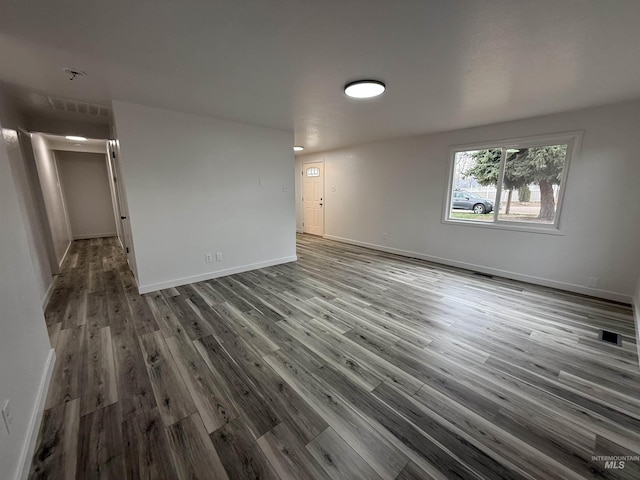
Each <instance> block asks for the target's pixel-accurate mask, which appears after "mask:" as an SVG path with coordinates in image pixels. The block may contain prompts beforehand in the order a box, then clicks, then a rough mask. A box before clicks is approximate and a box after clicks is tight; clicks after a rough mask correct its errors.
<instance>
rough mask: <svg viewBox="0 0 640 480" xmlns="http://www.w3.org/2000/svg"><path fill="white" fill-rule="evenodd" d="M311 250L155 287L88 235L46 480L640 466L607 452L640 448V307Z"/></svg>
mask: <svg viewBox="0 0 640 480" xmlns="http://www.w3.org/2000/svg"><path fill="white" fill-rule="evenodd" d="M297 246H298V258H299V260H298V262H297V263H291V264H286V265H279V266H275V267H269V268H264V269H261V270H256V271H252V272H247V273H243V274H238V275H233V276H229V277H224V278H218V279H215V280H211V281H207V282H200V283H196V284H193V285H186V286H182V287H177V288H172V289H168V290H165V291H161V292H155V293H151V294H147V295H143V296H140V295H138V294H137V293H136V288H135V283H134V279H133V277H132V275H131V272H130V271H129V269H128V266H127V263H126V259H125V256H124V253H123V252H122V249H121V248H120V247H119V246H118V244H117V240H116V239H114V238H104V239H92V240H83V241H77V242H74V243H73V245H72V247H71V250H70V253H69V256H68V258H67V260H66V262H65V265H64V267H63V271H62V274H61V275H60V277H59V278H58V281H57V284H56V289H55V291H54V293H53V295H52V300H51V303H50V305H49V306H48V308H47V311H46V315H45V317H46V322H47V328H48V331H49V335H50V338H51V342H52V346H53V347H54V348H55V349H56V354H57V363H56V366H55V368H54V373H53V379H52V382H51V387H50V390H49V394H48V398H47V401H46V411H45V414H44V419H43V424H42V428H41V432H40V435H39V438H38V443H37V447H36V452H35V455H34V458H33V463H32V468H31V472H30V478H32V479H53V480H55V479H73V478H78V479H89V478H91V479H93V478H100V479H118V480H120V479H124V478H126V479H130V480H137V479H140V478H152V479H165V478H166V479H175V478H179V479H227V478H228V479H231V480H235V479H257V478H260V479H281V480H285V479H287V480H288V479H294V480H306V479H318V480H327V479H342V478H344V479H357V478H363V479H370V480H372V479H384V480H394V479H398V480H407V479H444V478H461V479H485V478H486V479H493V478H512V479H553V478H558V479H580V478H636V479H637V478H639V477H638V475H639V471H640V462H639V461H631V462H627V463H626V465H625V468H624V469H611V468H609V469H607V468H605V462H604V461H599V460H593V459H592V457H593V456H594V455H607V456H609V455H640V371H639V369H638V358H637V350H636V345H635V332H634V324H633V318H632V311H631V309H630V307H629V306H626V305H620V304H615V303H611V302H606V301H603V300H598V299H593V298H588V297H584V296H580V295H573V294H569V293H566V292H561V291H558V290H553V289H547V288H542V287H537V286H533V285H529V284H524V283H519V282H515V281H509V280H505V279H497V278H496V279H491V278H485V277H481V276H477V275H474V274H473V273H471V272H467V271H464V270H459V269H454V268H448V267H444V266H440V265H435V264H430V263H428V262H424V261H421V260H416V259H409V258H403V257H398V256H394V255H390V254H386V253H381V252H376V251H372V250H367V249H364V248H360V247H354V246H349V245H345V244H340V243H336V242H331V241H328V240H323V239H321V238H317V237H313V236H308V235H299V236H298V240H297ZM601 328H605V329H607V330H612V331H615V332H617V333H620V334H621V335H622V346H621V347H617V346H614V345H608V344H605V343H602V342H601V341H599V340H598V331H599V329H601Z"/></svg>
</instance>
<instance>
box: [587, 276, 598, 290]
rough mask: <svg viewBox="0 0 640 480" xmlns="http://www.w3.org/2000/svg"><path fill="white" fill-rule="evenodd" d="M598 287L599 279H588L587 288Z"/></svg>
mask: <svg viewBox="0 0 640 480" xmlns="http://www.w3.org/2000/svg"><path fill="white" fill-rule="evenodd" d="M597 286H598V278H597V277H589V278H588V279H587V287H590V288H596V287H597Z"/></svg>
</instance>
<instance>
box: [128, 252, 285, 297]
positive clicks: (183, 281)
mask: <svg viewBox="0 0 640 480" xmlns="http://www.w3.org/2000/svg"><path fill="white" fill-rule="evenodd" d="M296 260H298V257H297V256H296V255H293V256H291V257H282V258H276V259H274V260H267V261H266V262H258V263H251V264H249V265H241V266H239V267H232V268H227V269H224V270H218V271H216V272H209V273H203V274H200V275H194V276H192V277H183V278H177V279H175V280H167V281H165V282H159V283H152V284H149V285H139V286H138V291H139V292H140V295H142V294H144V293H149V292H155V291H157V290H164V289H165V288H171V287H179V286H181V285H187V284H189V283H196V282H202V281H204V280H211V279H212V278H218V277H226V276H227V275H234V274H236V273H242V272H248V271H249V270H256V269H258V268H265V267H272V266H274V265H280V264H282V263H289V262H295V261H296Z"/></svg>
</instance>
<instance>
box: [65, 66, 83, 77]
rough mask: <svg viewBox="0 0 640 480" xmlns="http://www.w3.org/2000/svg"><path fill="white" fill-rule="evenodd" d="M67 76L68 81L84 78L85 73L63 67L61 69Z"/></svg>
mask: <svg viewBox="0 0 640 480" xmlns="http://www.w3.org/2000/svg"><path fill="white" fill-rule="evenodd" d="M62 70H63V71H64V72H65V73H66V74H67V75H69V80H75V78H76V77H86V76H87V72H84V71H82V70H79V69H77V68H71V67H65V68H63V69H62Z"/></svg>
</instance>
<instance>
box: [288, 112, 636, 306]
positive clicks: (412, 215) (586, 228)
mask: <svg viewBox="0 0 640 480" xmlns="http://www.w3.org/2000/svg"><path fill="white" fill-rule="evenodd" d="M638 118H640V102H637V101H636V102H629V103H624V104H617V105H611V106H607V107H600V108H592V109H587V110H582V111H577V112H569V113H563V114H558V115H551V116H545V117H539V118H532V119H527V120H521V121H515V122H508V123H501V124H496V125H489V126H484V127H477V128H470V129H465V130H458V131H453V132H446V133H439V134H433V135H423V136H416V137H408V138H402V139H396V140H390V141H384V142H377V143H373V144H368V145H361V146H356V147H352V148H346V149H342V150H336V151H330V152H324V153H318V154H309V155H299V156H298V157H297V165H298V167H297V169H296V187H297V192H296V205H297V206H298V207H299V206H300V203H301V201H300V200H301V193H300V181H299V178H300V164H301V163H302V162H304V161H321V160H323V159H324V161H325V162H326V164H325V176H326V179H325V185H326V189H325V218H326V225H325V235H326V236H327V237H329V238H331V237H334V238H339V239H346V240H348V241H352V242H359V243H365V244H370V245H373V246H377V248H384V249H387V250H389V249H395V250H399V251H402V252H405V253H407V252H412V254H414V255H415V256H421V257H422V258H427V259H433V260H436V261H440V262H443V263H447V264H453V265H458V266H463V267H467V268H471V269H474V270H479V271H485V272H489V273H494V274H501V275H504V276H507V277H512V278H518V279H522V280H527V281H531V282H534V283H541V284H546V285H550V286H555V287H559V288H565V289H567V290H572V291H577V292H582V293H586V294H591V295H596V296H601V297H605V298H611V299H615V300H621V301H626V302H630V300H631V297H632V295H633V294H634V288H635V285H636V283H637V279H638V273H639V272H640V248H638V245H640V201H638V198H639V196H638V186H639V185H640V161H639V160H638V152H640V135H639V134H638ZM574 130H583V131H584V138H583V142H582V151H581V152H578V155H577V157H576V158H575V159H574V160H573V161H572V163H571V166H570V172H569V176H568V181H567V184H566V192H565V201H564V206H563V211H562V219H561V226H560V227H561V231H562V235H545V234H538V233H525V232H517V231H506V230H497V229H490V228H480V227H475V226H462V225H451V224H444V223H442V221H441V219H442V209H443V202H444V196H445V194H444V192H445V188H446V186H447V181H448V172H449V162H450V158H449V148H450V147H451V146H454V145H464V144H470V143H474V142H486V141H491V140H500V139H508V138H517V137H524V136H531V135H541V134H549V133H557V132H567V131H574ZM334 187H335V191H332V190H333V188H334ZM297 222H298V223H297V228H298V229H299V230H300V229H302V211H301V209H300V208H298V212H297ZM384 233H387V234H388V237H387V239H386V240H385V239H384V238H383V234H384ZM588 277H597V278H599V284H598V288H597V289H593V288H587V287H586V285H587V279H588Z"/></svg>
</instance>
